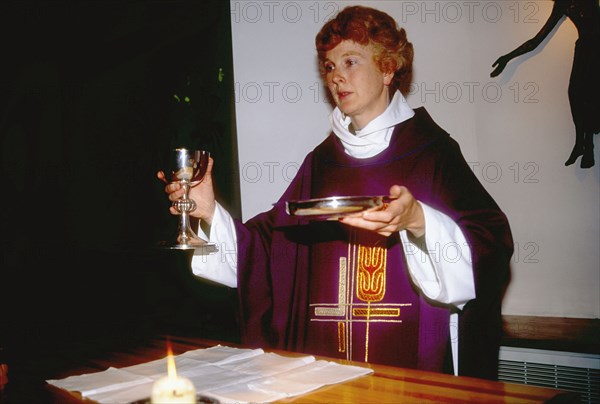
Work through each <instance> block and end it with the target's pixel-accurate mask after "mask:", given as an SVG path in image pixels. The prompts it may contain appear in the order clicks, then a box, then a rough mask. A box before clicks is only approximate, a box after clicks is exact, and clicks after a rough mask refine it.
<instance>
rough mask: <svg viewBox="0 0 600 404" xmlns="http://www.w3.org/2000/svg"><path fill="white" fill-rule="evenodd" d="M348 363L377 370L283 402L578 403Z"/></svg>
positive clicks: (152, 347) (116, 358)
mask: <svg viewBox="0 0 600 404" xmlns="http://www.w3.org/2000/svg"><path fill="white" fill-rule="evenodd" d="M169 340H170V343H171V346H172V349H173V353H174V354H176V355H177V354H181V353H183V352H185V351H188V350H192V349H198V348H208V347H211V346H215V345H218V344H221V345H227V346H239V345H236V344H233V343H229V342H219V341H213V340H206V339H200V338H190V337H174V336H170V337H169ZM266 351H269V352H276V353H279V354H282V355H288V356H298V355H299V354H297V353H290V352H282V351H277V350H272V351H271V350H266ZM165 355H166V337H165V338H157V339H153V340H151V341H149V343H148V344H147V345H144V346H139V347H136V348H135V349H129V350H128V351H127V352H115V353H111V354H110V355H108V356H106V357H103V358H96V359H88V360H86V362H85V363H86V366H82V367H81V368H77V369H72V370H69V371H67V372H64V373H62V374H58V375H56V377H53V378H55V379H60V378H64V377H67V376H70V375H77V374H83V373H92V372H97V371H101V370H104V369H106V368H108V367H109V366H113V367H117V368H119V367H124V366H131V365H135V364H138V363H143V362H148V361H151V360H154V359H158V358H162V357H164V356H165ZM317 358H318V359H326V360H332V361H335V362H338V363H342V364H352V365H357V366H368V367H370V368H372V369H373V370H374V371H375V372H374V374H371V375H368V376H363V377H360V378H358V379H354V380H351V381H348V382H345V383H341V384H336V385H332V386H326V387H323V388H321V389H319V390H316V391H314V392H311V393H309V394H306V395H302V396H298V397H294V398H290V399H285V400H282V401H280V402H282V403H336V404H337V403H378V404H381V403H485V404H490V403H542V402H548V401H552V402H558V403H577V402H579V401H578V397H577V396H576V395H573V394H572V393H566V392H563V391H560V390H554V389H548V388H541V387H533V386H527V385H520V384H512V383H503V382H492V381H487V380H483V379H477V378H469V377H456V376H451V375H445V374H440V373H433V372H424V371H418V370H411V369H403V368H396V367H392V366H383V365H373V364H365V363H359V362H348V361H340V360H335V359H330V358H323V357H317ZM47 389H48V390H49V393H50V395H51V397H53V399H54V400H55V402H57V403H61V404H62V403H90V401H89V400H86V399H82V398H81V396H80V395H79V393H77V392H68V391H65V390H62V389H59V388H56V387H54V386H52V385H47Z"/></svg>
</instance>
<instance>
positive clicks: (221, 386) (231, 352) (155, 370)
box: [47, 345, 373, 404]
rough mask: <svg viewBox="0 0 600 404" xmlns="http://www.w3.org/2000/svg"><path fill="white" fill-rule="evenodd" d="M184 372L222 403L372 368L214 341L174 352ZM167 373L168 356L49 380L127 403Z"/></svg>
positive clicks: (265, 398) (295, 390)
mask: <svg viewBox="0 0 600 404" xmlns="http://www.w3.org/2000/svg"><path fill="white" fill-rule="evenodd" d="M174 358H175V363H176V367H177V374H178V375H179V376H183V377H187V378H188V379H190V380H191V382H192V383H193V384H194V386H195V387H196V391H197V392H198V393H199V394H202V395H204V396H208V397H214V398H215V399H217V400H219V401H220V402H222V403H229V402H231V403H246V402H247V403H268V402H273V401H276V400H280V399H282V398H286V397H294V396H297V395H300V394H305V393H308V392H310V391H313V390H316V389H318V388H320V387H323V386H325V385H327V384H336V383H342V382H345V381H347V380H350V379H354V378H356V377H360V376H363V375H367V374H370V373H372V372H373V370H371V369H368V368H363V367H358V366H348V365H340V364H338V363H335V362H328V361H322V360H319V361H316V360H315V358H314V357H313V356H299V357H287V356H281V355H278V354H275V353H265V352H264V351H263V350H262V349H254V350H250V349H238V348H231V347H225V346H221V345H218V346H215V347H211V348H207V349H197V350H193V351H188V352H185V353H183V354H181V355H177V356H175V357H174ZM166 373H167V361H166V358H162V359H158V360H155V361H151V362H146V363H142V364H139V365H134V366H128V367H124V368H121V369H116V368H108V369H106V370H104V371H102V372H96V373H89V374H84V375H79V376H70V377H67V378H64V379H60V380H47V383H49V384H51V385H54V386H56V387H59V388H62V389H65V390H70V391H79V392H81V394H82V396H83V397H85V398H88V399H90V400H93V401H97V402H99V403H106V404H110V403H128V402H134V401H140V400H144V399H147V398H148V397H149V396H150V393H151V390H152V384H153V383H154V381H155V380H158V379H159V378H161V377H163V376H165V375H166Z"/></svg>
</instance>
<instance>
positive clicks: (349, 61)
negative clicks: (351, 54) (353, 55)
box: [346, 59, 357, 66]
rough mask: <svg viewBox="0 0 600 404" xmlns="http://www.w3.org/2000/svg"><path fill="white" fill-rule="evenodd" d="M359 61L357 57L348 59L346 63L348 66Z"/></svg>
mask: <svg viewBox="0 0 600 404" xmlns="http://www.w3.org/2000/svg"><path fill="white" fill-rule="evenodd" d="M356 63H357V61H356V59H348V60H346V65H347V66H353V65H355V64H356Z"/></svg>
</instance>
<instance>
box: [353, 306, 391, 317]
mask: <svg viewBox="0 0 600 404" xmlns="http://www.w3.org/2000/svg"><path fill="white" fill-rule="evenodd" d="M352 316H354V317H372V316H377V317H399V316H400V309H378V308H371V307H369V308H365V309H362V308H358V307H355V308H353V309H352Z"/></svg>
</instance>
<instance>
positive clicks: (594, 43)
mask: <svg viewBox="0 0 600 404" xmlns="http://www.w3.org/2000/svg"><path fill="white" fill-rule="evenodd" d="M553 1H554V6H553V8H552V12H551V14H550V17H548V20H547V21H546V23H545V24H544V25H543V26H542V28H541V29H540V31H539V32H538V33H537V34H536V35H535V36H534V37H533V38H531V39H530V40H528V41H526V42H524V43H523V44H522V45H520V46H519V47H517V48H516V49H514V50H513V51H512V52H510V53H507V54H506V55H503V56H500V57H499V58H498V59H497V60H496V61H495V62H494V64H493V65H492V67H495V69H494V71H492V73H491V74H490V76H491V77H496V76H497V75H499V74H500V73H502V71H503V70H504V68H505V67H506V65H507V63H508V62H509V61H510V60H511V59H513V58H516V57H517V56H520V55H523V54H525V53H528V52H531V51H532V50H534V49H535V48H536V47H537V46H538V45H539V44H540V43H541V42H542V41H543V40H544V39H545V38H546V37H547V36H548V34H549V33H550V32H551V31H552V30H553V29H554V27H555V26H556V24H557V23H558V22H559V21H560V20H561V19H562V18H563V16H566V17H568V18H569V19H570V20H571V21H572V22H573V24H575V27H576V28H577V34H578V39H577V42H576V43H575V52H574V56H573V65H572V68H571V76H570V78H569V105H570V107H571V115H572V117H573V122H574V123H575V145H574V146H573V150H572V151H571V154H570V155H569V158H568V159H567V161H566V162H565V165H566V166H569V165H571V164H573V163H575V161H576V160H577V158H578V157H579V156H581V162H580V166H581V168H590V167H593V166H594V163H595V162H594V139H593V137H594V134H597V133H598V132H600V102H599V101H598V97H599V94H600V75H599V74H600V70H599V69H600V51H599V49H600V47H599V45H600V5H599V4H598V1H597V0H553Z"/></svg>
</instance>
